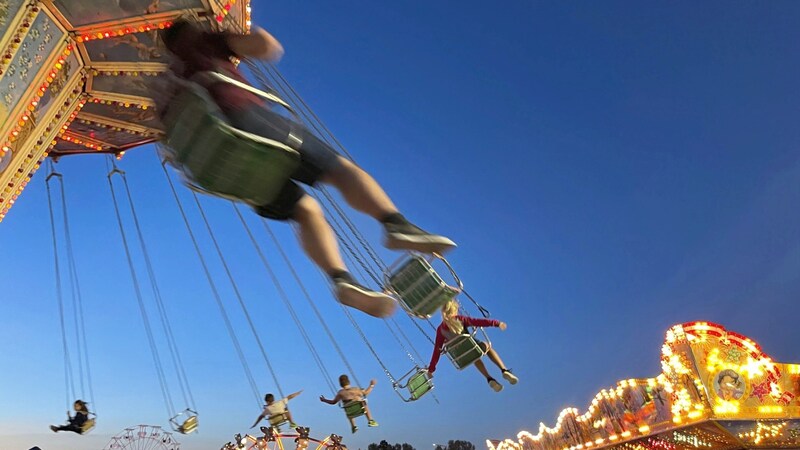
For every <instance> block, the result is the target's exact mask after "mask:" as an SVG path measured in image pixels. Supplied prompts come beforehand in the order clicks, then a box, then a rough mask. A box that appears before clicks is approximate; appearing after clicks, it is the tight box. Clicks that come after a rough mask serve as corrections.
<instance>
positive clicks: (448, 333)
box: [428, 300, 519, 392]
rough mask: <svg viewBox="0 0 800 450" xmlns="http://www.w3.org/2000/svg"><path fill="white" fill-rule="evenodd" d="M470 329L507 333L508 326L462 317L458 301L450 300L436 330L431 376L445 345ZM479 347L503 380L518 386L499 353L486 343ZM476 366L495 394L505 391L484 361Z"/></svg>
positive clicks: (501, 323)
mask: <svg viewBox="0 0 800 450" xmlns="http://www.w3.org/2000/svg"><path fill="white" fill-rule="evenodd" d="M468 327H497V328H500V330H502V331H505V330H506V328H507V327H508V326H507V325H506V323H505V322H501V321H499V320H496V319H482V318H478V317H469V316H460V315H458V302H457V301H455V300H450V301H449V302H447V303H445V305H444V306H442V323H441V324H439V327H438V328H436V342H435V343H434V344H433V354H432V355H431V362H430V364H429V365H428V373H429V374H430V376H433V372H435V371H436V364H438V363H439V357H440V356H441V354H442V348H443V347H444V345H445V344H446V343H447V342H448V341H450V339H453V338H454V337H456V336H458V335H459V334H469V329H468ZM478 345H480V346H481V348H483V351H484V353H486V355H487V356H489V360H491V361H492V363H494V365H495V366H497V368H499V369H500V372H501V373H502V374H503V378H505V379H506V381H508V382H509V383H510V384H517V382H518V381H519V378H517V376H516V375H514V374H513V373H511V370H510V369H508V368H507V367H506V365H505V363H503V360H502V359H500V355H499V354H497V351H495V349H493V348H492V347H491V345H489V344H487V343H486V342H481V341H478ZM474 365H475V368H476V369H478V372H480V373H481V375H483V376H484V377H486V381H487V382H488V383H489V387H491V388H492V389H493V390H494V391H495V392H500V391H502V390H503V385H502V384H500V383H498V382H497V380H495V379H494V378H493V377H492V376H491V375H489V371H488V370H486V365H485V364H484V363H483V361H482V360H480V359H479V360H477V361H475V363H474Z"/></svg>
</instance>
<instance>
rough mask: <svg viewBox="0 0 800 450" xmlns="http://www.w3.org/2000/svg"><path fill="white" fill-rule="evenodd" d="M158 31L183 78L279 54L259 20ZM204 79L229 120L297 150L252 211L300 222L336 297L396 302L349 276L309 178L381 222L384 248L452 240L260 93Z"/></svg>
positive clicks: (384, 308)
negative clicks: (238, 27)
mask: <svg viewBox="0 0 800 450" xmlns="http://www.w3.org/2000/svg"><path fill="white" fill-rule="evenodd" d="M161 38H162V40H163V42H164V44H165V46H166V47H167V49H168V50H169V51H170V52H171V53H172V54H173V55H174V56H176V57H177V58H178V59H179V60H180V62H181V64H182V67H181V69H180V70H179V73H177V75H178V76H179V77H181V78H185V79H190V78H192V77H193V76H194V75H196V74H198V73H201V72H206V71H218V72H220V73H223V74H224V75H226V76H228V77H230V78H233V79H235V80H236V81H239V82H242V83H247V79H246V78H245V77H244V76H243V75H242V73H241V72H240V71H239V70H238V68H237V66H236V65H235V64H234V63H233V61H232V58H257V59H263V60H267V61H277V60H278V59H280V58H281V56H282V55H283V47H282V46H281V44H280V43H279V42H278V41H277V40H276V39H275V38H274V37H273V36H272V35H271V34H269V33H268V32H267V31H265V30H263V29H260V28H257V27H254V28H253V30H252V32H251V33H250V34H232V33H224V32H223V33H212V32H205V31H202V30H201V29H200V28H198V27H197V26H196V25H194V24H193V23H191V22H188V21H184V20H179V21H176V23H174V24H173V25H172V26H171V27H169V28H167V29H166V30H164V31H163V32H162V33H161ZM204 87H205V88H206V89H208V91H209V93H210V94H211V96H212V98H213V99H214V101H215V102H216V103H217V104H218V105H219V107H220V108H221V109H222V111H223V112H224V113H225V115H226V116H227V117H228V119H229V121H230V124H231V125H232V126H234V127H236V128H239V129H241V130H243V131H246V132H249V133H253V134H257V135H260V136H263V137H266V138H268V139H272V140H276V141H279V142H283V143H285V144H287V145H289V146H291V147H293V148H295V149H296V150H298V152H299V153H300V156H301V164H300V167H299V168H298V169H297V170H296V171H295V172H294V173H292V174H291V180H290V181H289V182H288V183H287V184H286V185H285V186H284V188H283V190H282V191H281V192H280V194H279V195H278V198H277V199H276V200H275V201H274V202H272V203H270V204H268V205H261V206H258V207H256V208H255V211H256V213H258V214H259V215H261V216H263V217H266V218H269V219H273V220H291V221H294V222H296V223H297V224H298V225H299V227H300V241H301V243H302V246H303V249H304V250H305V252H306V254H308V256H309V257H310V258H311V259H312V260H313V261H314V263H315V264H317V265H318V266H319V267H320V268H321V269H322V270H323V271H325V273H327V274H328V275H329V276H330V277H331V279H332V281H333V283H334V285H335V287H336V297H337V299H338V300H339V301H340V302H341V303H343V304H345V305H348V306H351V307H354V308H356V309H359V310H361V311H363V312H365V313H367V314H370V315H372V316H375V317H386V316H389V315H391V314H392V312H393V311H394V309H395V308H396V302H395V301H394V300H393V299H392V297H390V296H389V295H387V294H385V293H381V292H376V291H372V290H370V289H368V288H366V287H364V286H361V285H360V284H358V283H357V282H356V281H355V280H354V279H353V277H352V276H351V275H350V273H349V271H348V270H347V266H346V265H345V263H344V261H343V260H342V256H341V253H340V252H339V248H338V244H337V242H336V238H335V237H334V234H333V231H332V230H331V228H330V225H329V224H328V222H327V220H326V219H325V216H324V214H323V212H322V208H321V207H320V205H319V203H318V202H317V201H316V200H314V198H312V197H311V196H310V195H308V194H307V193H306V191H305V190H304V189H303V188H302V187H301V186H300V184H299V183H302V184H306V185H309V186H314V185H315V184H316V183H324V184H329V185H331V186H333V187H335V188H336V189H337V190H339V192H340V193H341V194H342V196H343V197H344V199H345V201H346V202H347V203H348V204H350V206H352V207H353V208H355V209H357V210H359V211H361V212H363V213H365V214H367V215H369V216H371V217H373V218H374V219H376V220H377V221H379V222H380V223H381V224H382V225H383V227H384V229H385V245H386V247H387V248H390V249H396V250H415V251H420V252H423V253H434V252H436V253H442V252H444V251H447V250H448V249H450V248H453V247H455V243H454V242H453V241H451V240H450V239H448V238H447V237H444V236H439V235H435V234H431V233H428V232H426V231H424V230H422V229H421V228H419V227H417V226H415V225H414V224H412V223H411V222H409V221H408V220H407V219H406V218H405V217H403V215H402V214H401V213H400V211H399V210H398V209H397V207H396V206H395V205H394V203H392V200H391V199H390V198H389V196H388V195H387V194H386V193H385V192H384V190H383V189H382V188H381V186H380V185H379V184H378V183H377V182H376V181H375V179H374V178H372V176H370V175H369V174H368V173H367V172H365V171H364V170H363V169H361V168H360V167H358V166H357V165H355V164H354V163H353V162H351V161H349V160H347V159H345V158H343V157H342V156H341V155H339V154H338V153H337V152H336V151H335V150H334V149H333V148H332V147H331V146H330V145H328V144H326V143H325V142H323V141H322V140H321V139H319V138H317V137H316V136H315V135H314V133H312V132H311V131H309V130H308V129H307V128H306V127H305V126H304V125H302V124H300V123H298V122H295V121H292V120H289V119H287V118H285V117H283V116H282V115H280V114H279V113H277V112H275V111H273V110H271V109H270V107H269V106H268V105H267V104H266V103H265V101H264V100H262V99H261V97H259V96H257V95H255V94H254V93H252V92H249V91H248V90H245V89H243V88H241V87H239V86H236V85H234V84H230V83H225V82H215V83H212V84H207V85H205V86H204Z"/></svg>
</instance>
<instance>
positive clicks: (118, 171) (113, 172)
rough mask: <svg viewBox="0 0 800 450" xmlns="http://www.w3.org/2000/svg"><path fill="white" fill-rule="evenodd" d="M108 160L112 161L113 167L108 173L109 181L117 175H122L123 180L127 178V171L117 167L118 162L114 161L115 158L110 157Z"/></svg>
mask: <svg viewBox="0 0 800 450" xmlns="http://www.w3.org/2000/svg"><path fill="white" fill-rule="evenodd" d="M108 159H109V161H111V167H112V169H111V171H110V172H108V179H109V181H110V180H111V178H112V177H113V176H114V175H117V174H118V175H120V176H121V177H122V178H125V171H124V170H122V169H120V168H119V166H117V162H116V161H115V160H114V158H113V157H110V156H109V158H108Z"/></svg>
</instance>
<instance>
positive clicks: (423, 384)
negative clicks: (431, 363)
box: [408, 369, 433, 401]
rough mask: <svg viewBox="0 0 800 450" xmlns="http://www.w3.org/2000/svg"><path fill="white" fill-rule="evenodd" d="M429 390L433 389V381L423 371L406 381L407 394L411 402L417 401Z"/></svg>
mask: <svg viewBox="0 0 800 450" xmlns="http://www.w3.org/2000/svg"><path fill="white" fill-rule="evenodd" d="M431 389H433V380H432V379H431V377H430V375H429V374H428V371H427V370H425V369H420V370H418V371H417V373H415V374H414V375H412V376H411V378H409V379H408V392H409V394H410V399H411V400H412V401H413V400H418V399H419V398H420V397H422V396H423V395H425V394H426V393H428V392H429V391H430V390H431Z"/></svg>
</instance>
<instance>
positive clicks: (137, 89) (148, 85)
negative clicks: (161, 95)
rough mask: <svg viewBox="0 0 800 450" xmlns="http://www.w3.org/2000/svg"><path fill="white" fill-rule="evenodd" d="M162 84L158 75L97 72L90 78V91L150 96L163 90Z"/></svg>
mask: <svg viewBox="0 0 800 450" xmlns="http://www.w3.org/2000/svg"><path fill="white" fill-rule="evenodd" d="M163 86H164V84H163V82H162V80H161V77H160V76H150V75H140V76H134V75H117V76H114V75H103V74H99V75H95V76H94V77H93V78H92V91H103V92H113V93H115V94H124V95H132V96H134V97H142V98H152V97H153V94H154V93H157V92H159V91H161V90H163Z"/></svg>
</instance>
